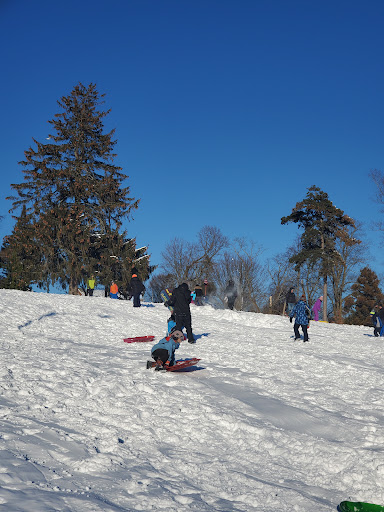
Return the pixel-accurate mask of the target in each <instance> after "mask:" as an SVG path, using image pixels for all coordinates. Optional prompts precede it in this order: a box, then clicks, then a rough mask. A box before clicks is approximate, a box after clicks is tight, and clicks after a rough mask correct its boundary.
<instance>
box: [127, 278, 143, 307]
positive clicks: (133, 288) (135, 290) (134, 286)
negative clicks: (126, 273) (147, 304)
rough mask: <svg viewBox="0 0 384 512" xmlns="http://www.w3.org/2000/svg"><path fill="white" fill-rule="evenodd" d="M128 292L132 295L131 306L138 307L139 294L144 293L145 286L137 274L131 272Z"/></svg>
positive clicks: (139, 304)
mask: <svg viewBox="0 0 384 512" xmlns="http://www.w3.org/2000/svg"><path fill="white" fill-rule="evenodd" d="M129 287H130V292H131V295H132V297H133V307H134V308H139V307H140V306H141V303H140V295H141V294H142V293H144V291H145V286H144V285H143V283H142V282H141V281H140V279H139V278H138V277H137V274H132V279H131V282H130V283H129Z"/></svg>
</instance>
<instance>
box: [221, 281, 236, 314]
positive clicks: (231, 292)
mask: <svg viewBox="0 0 384 512" xmlns="http://www.w3.org/2000/svg"><path fill="white" fill-rule="evenodd" d="M224 293H225V299H226V300H227V303H228V309H233V308H234V306H235V301H236V298H237V290H236V286H235V283H234V282H233V281H232V279H230V280H229V281H228V285H227V287H226V289H225V290H224Z"/></svg>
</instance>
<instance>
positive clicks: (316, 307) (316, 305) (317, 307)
mask: <svg viewBox="0 0 384 512" xmlns="http://www.w3.org/2000/svg"><path fill="white" fill-rule="evenodd" d="M322 304H323V296H322V295H321V296H320V297H319V298H318V299H317V301H316V302H315V303H314V305H313V306H312V311H313V319H314V321H315V322H318V321H319V315H320V310H321V307H322Z"/></svg>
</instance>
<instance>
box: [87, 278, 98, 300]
mask: <svg viewBox="0 0 384 512" xmlns="http://www.w3.org/2000/svg"><path fill="white" fill-rule="evenodd" d="M95 284H96V281H95V276H94V275H92V276H91V277H90V278H89V279H88V281H87V295H89V297H92V296H93V290H94V289H95Z"/></svg>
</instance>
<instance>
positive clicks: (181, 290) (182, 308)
mask: <svg viewBox="0 0 384 512" xmlns="http://www.w3.org/2000/svg"><path fill="white" fill-rule="evenodd" d="M191 300H192V297H191V291H190V289H189V288H188V285H187V284H186V283H183V284H181V285H180V286H178V287H177V288H175V289H174V290H173V292H172V296H171V298H170V299H169V300H168V302H167V305H168V306H173V310H174V312H175V315H189V314H190V313H191V311H190V309H189V305H190V303H191Z"/></svg>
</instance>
